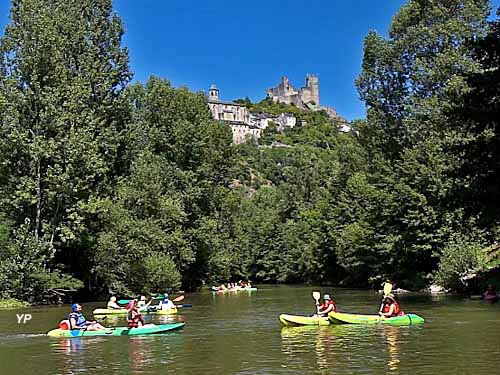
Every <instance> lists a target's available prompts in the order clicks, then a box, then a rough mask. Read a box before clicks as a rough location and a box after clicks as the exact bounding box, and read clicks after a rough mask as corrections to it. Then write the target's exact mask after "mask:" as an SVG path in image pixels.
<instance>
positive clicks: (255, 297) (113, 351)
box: [0, 285, 500, 375]
mask: <svg viewBox="0 0 500 375" xmlns="http://www.w3.org/2000/svg"><path fill="white" fill-rule="evenodd" d="M312 290H313V288H312V287H303V286H297V287H292V286H265V285H264V286H259V290H258V291H255V292H240V293H237V294H233V293H231V294H222V295H215V294H212V293H210V292H200V293H192V294H187V295H186V299H185V300H184V301H183V303H191V304H192V305H193V306H192V308H184V309H182V311H181V313H180V314H179V315H178V316H176V317H175V318H166V317H163V318H161V317H148V319H150V320H152V322H156V323H159V322H166V321H168V322H171V321H176V320H182V321H185V322H186V326H185V328H184V329H183V330H181V331H178V332H172V333H168V334H165V335H159V336H141V337H139V336H136V337H96V338H73V339H54V338H48V337H47V336H45V333H46V332H47V331H49V330H50V329H52V328H55V326H56V325H57V323H58V322H59V320H60V319H62V318H64V317H65V316H66V315H67V313H68V310H69V306H57V307H56V306H51V307H34V308H29V309H23V310H3V311H0V374H1V375H10V374H16V375H17V374H22V375H31V374H33V375H40V374H106V375H111V374H390V373H393V374H412V375H418V374H426V375H429V374H440V375H448V374H450V375H451V374H453V375H456V374H498V373H500V370H499V369H500V306H499V304H489V303H485V302H482V301H478V300H470V299H466V298H461V297H456V296H431V295H426V294H407V295H400V296H399V297H398V299H399V301H400V302H401V305H402V308H403V310H405V311H406V312H414V313H417V314H419V315H421V316H423V317H424V318H425V319H426V322H425V324H423V325H420V326H410V327H394V326H358V325H340V326H325V327H298V328H282V327H281V324H280V322H279V320H278V316H279V314H280V313H291V314H294V313H295V314H310V313H312V312H314V301H313V299H312V297H311V291H312ZM321 290H322V291H323V292H328V293H330V294H331V295H333V297H334V300H335V301H336V302H337V304H338V307H339V309H340V310H342V311H345V312H358V313H374V312H376V311H377V310H378V307H379V303H380V295H378V294H376V293H374V292H370V291H359V290H348V289H338V288H321ZM104 305H105V303H102V302H101V303H92V304H84V313H86V315H87V317H91V316H92V310H93V309H94V308H96V307H103V306H104ZM23 313H24V314H31V316H32V319H31V320H29V321H27V322H26V323H24V322H23V321H22V322H21V323H18V318H17V317H16V314H23ZM19 316H20V315H19ZM106 324H108V325H111V326H113V325H125V322H124V321H123V320H113V319H111V318H109V319H108V320H107V321H106Z"/></svg>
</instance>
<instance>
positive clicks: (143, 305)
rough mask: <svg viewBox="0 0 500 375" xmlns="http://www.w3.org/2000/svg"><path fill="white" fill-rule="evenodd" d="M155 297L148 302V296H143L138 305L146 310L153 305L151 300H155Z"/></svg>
mask: <svg viewBox="0 0 500 375" xmlns="http://www.w3.org/2000/svg"><path fill="white" fill-rule="evenodd" d="M153 299H154V298H153V297H152V298H151V299H150V300H149V301H148V302H146V296H141V298H140V299H139V302H138V303H137V306H139V308H140V309H141V310H146V309H147V308H148V307H149V306H150V305H151V302H153Z"/></svg>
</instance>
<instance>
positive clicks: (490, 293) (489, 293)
mask: <svg viewBox="0 0 500 375" xmlns="http://www.w3.org/2000/svg"><path fill="white" fill-rule="evenodd" d="M498 297H499V296H498V294H497V292H496V290H495V287H494V286H493V285H492V284H489V285H488V288H487V289H486V292H484V293H483V294H481V299H486V300H490V301H495V300H498Z"/></svg>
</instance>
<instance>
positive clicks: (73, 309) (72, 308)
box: [71, 303, 78, 312]
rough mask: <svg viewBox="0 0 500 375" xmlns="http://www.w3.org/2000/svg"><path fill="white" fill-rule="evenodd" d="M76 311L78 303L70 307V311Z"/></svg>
mask: <svg viewBox="0 0 500 375" xmlns="http://www.w3.org/2000/svg"><path fill="white" fill-rule="evenodd" d="M77 310H78V303H74V304H72V305H71V311H73V312H76V311H77Z"/></svg>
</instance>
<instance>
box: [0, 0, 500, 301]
mask: <svg viewBox="0 0 500 375" xmlns="http://www.w3.org/2000/svg"><path fill="white" fill-rule="evenodd" d="M82 9H85V11H84V12H82ZM490 11H491V3H490V2H489V1H473V0H462V1H458V0H453V1H447V2H445V3H443V2H439V1H426V2H423V1H417V0H409V1H407V2H406V3H405V4H404V5H403V6H402V7H401V8H400V9H399V11H398V12H397V13H396V14H395V16H394V17H393V20H392V24H391V26H390V30H389V33H388V36H387V37H384V36H382V35H380V34H377V33H376V32H370V33H369V34H368V35H367V36H366V38H365V42H364V46H363V48H364V55H363V61H362V70H361V73H360V75H359V77H358V79H357V80H356V86H357V89H358V92H359V95H360V97H361V99H362V100H363V101H364V102H365V105H366V109H367V115H366V118H364V119H358V120H355V121H352V122H351V124H350V127H351V128H352V131H351V132H348V133H343V132H340V131H339V127H338V125H339V124H337V123H335V122H332V120H331V119H329V118H328V116H327V114H326V113H324V112H321V111H319V112H307V111H305V112H304V111H300V110H299V109H298V108H296V107H293V106H286V105H285V104H278V103H273V102H272V100H269V99H267V100H266V99H264V100H262V101H261V102H258V103H251V102H250V101H249V100H241V102H242V103H245V105H248V106H250V107H251V108H252V110H253V111H256V112H259V111H263V112H276V111H288V112H291V113H294V114H296V115H297V117H298V120H299V123H301V124H302V123H303V121H304V122H305V124H306V125H304V126H298V127H295V128H293V129H287V130H285V131H284V132H279V131H278V130H277V128H276V127H275V126H269V128H267V129H266V130H265V131H264V132H263V134H262V137H261V138H260V139H259V141H258V143H257V142H255V141H254V140H252V139H249V140H248V142H246V143H244V144H241V145H234V144H232V132H231V128H230V127H229V125H227V124H225V123H221V122H217V121H215V120H213V119H212V116H211V114H210V111H209V108H208V106H207V102H206V97H205V94H204V93H202V92H198V93H193V92H190V91H189V90H188V89H187V88H185V87H183V88H174V87H173V86H172V85H171V84H170V82H169V81H168V80H167V79H164V78H159V77H154V76H153V77H151V78H150V79H149V80H148V81H147V82H144V83H140V82H139V83H131V79H132V72H131V71H130V69H129V57H128V52H127V49H126V48H125V47H124V46H123V43H122V37H123V33H124V26H123V24H122V21H121V19H120V17H119V15H117V14H115V13H114V11H113V8H112V1H111V0H101V1H98V2H95V1H90V0H83V2H82V0H79V1H76V0H54V1H51V2H47V1H44V0H30V1H24V0H20V1H15V2H12V5H11V11H10V12H11V17H10V23H9V24H8V25H7V27H6V29H5V30H4V33H3V35H2V36H1V39H0V55H1V56H2V58H1V59H0V191H1V194H0V196H1V197H2V198H1V199H0V297H2V298H15V299H17V300H23V301H29V302H30V303H37V302H43V301H58V300H61V299H64V293H65V291H68V290H77V291H78V292H77V295H78V297H79V298H85V299H89V298H106V297H107V296H109V295H110V294H115V295H140V294H143V293H144V294H151V293H158V292H162V291H165V290H170V289H178V288H182V289H184V290H196V289H199V288H200V287H201V286H202V285H211V284H217V282H219V281H221V280H240V279H244V280H252V282H254V283H256V284H259V283H268V284H270V283H287V284H294V283H307V284H331V285H341V286H344V287H355V288H356V287H362V288H370V287H371V288H375V289H378V287H379V286H380V284H381V283H382V281H384V280H387V279H390V280H393V281H394V282H396V284H397V286H398V287H400V288H402V289H417V290H419V289H422V288H424V287H426V286H429V285H431V284H437V285H440V286H442V287H443V288H446V289H449V290H453V291H457V292H470V291H474V290H475V291H479V290H481V289H483V288H484V287H485V286H486V284H496V285H497V287H500V281H499V280H500V271H499V269H500V246H499V245H498V239H499V233H500V210H499V209H498V208H499V207H500V189H499V186H500V151H499V150H500V95H499V94H498V88H499V87H500V61H499V59H500V53H499V51H498V46H500V23H499V21H498V17H499V16H500V14H497V17H496V18H495V17H494V18H495V20H494V21H492V22H488V16H489V14H490ZM26 30H29V32H26ZM360 48H362V46H360ZM353 64H358V62H353ZM276 145H278V146H280V147H278V146H276ZM138 260H140V261H138Z"/></svg>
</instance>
